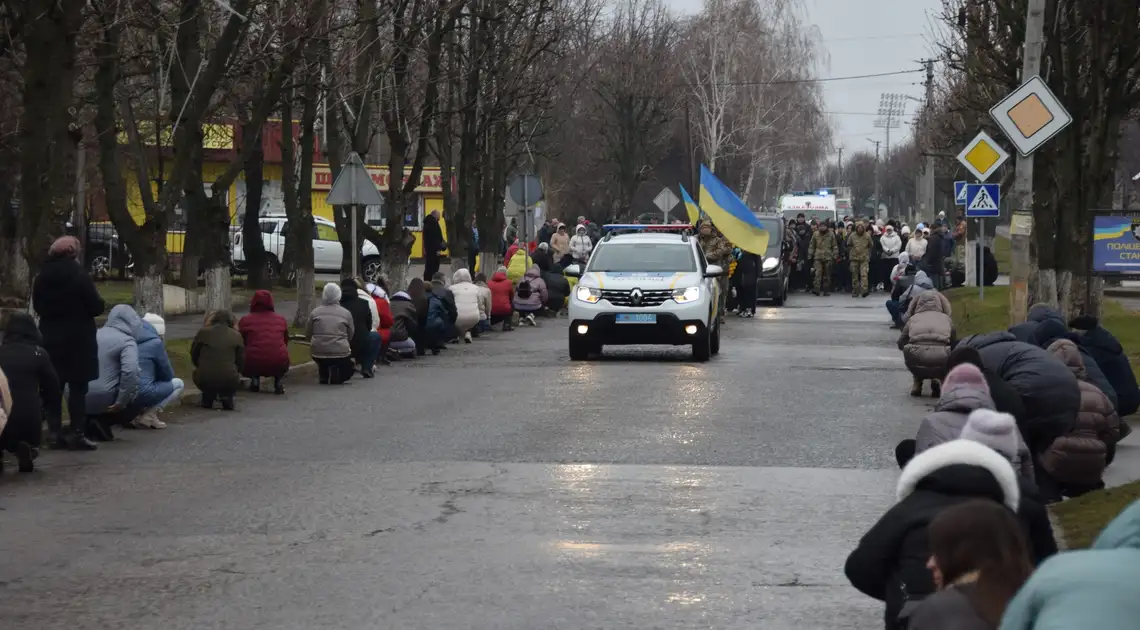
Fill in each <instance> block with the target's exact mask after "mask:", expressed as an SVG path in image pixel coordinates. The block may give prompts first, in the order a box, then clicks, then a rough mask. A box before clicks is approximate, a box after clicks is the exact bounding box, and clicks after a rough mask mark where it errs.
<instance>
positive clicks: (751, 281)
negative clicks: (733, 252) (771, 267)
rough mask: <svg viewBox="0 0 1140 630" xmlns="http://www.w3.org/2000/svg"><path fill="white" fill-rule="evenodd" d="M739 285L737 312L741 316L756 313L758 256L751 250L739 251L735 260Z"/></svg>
mask: <svg viewBox="0 0 1140 630" xmlns="http://www.w3.org/2000/svg"><path fill="white" fill-rule="evenodd" d="M733 275H735V276H737V277H738V278H739V282H740V285H739V287H738V288H737V292H738V295H737V299H736V302H737V312H738V313H739V314H740V315H741V316H742V317H752V316H754V315H756V293H757V290H756V283H757V282H759V280H760V257H759V256H757V255H756V254H753V253H751V252H746V251H741V252H740V260H738V261H736V273H735V274H733Z"/></svg>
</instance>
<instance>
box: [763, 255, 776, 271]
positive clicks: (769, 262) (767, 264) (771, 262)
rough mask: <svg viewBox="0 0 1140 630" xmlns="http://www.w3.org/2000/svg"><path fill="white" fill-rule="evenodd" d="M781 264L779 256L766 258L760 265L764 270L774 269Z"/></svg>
mask: <svg viewBox="0 0 1140 630" xmlns="http://www.w3.org/2000/svg"><path fill="white" fill-rule="evenodd" d="M779 266H780V259H779V258H765V259H764V264H763V265H761V266H760V269H761V270H762V271H772V270H773V269H775V268H776V267H779Z"/></svg>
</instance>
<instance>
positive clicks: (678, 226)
mask: <svg viewBox="0 0 1140 630" xmlns="http://www.w3.org/2000/svg"><path fill="white" fill-rule="evenodd" d="M602 229H603V230H606V231H609V230H644V231H651V230H653V231H661V232H666V231H667V232H677V231H680V232H683V231H685V230H690V231H692V229H693V226H692V225H689V224H688V223H607V224H605V225H603V226H602Z"/></svg>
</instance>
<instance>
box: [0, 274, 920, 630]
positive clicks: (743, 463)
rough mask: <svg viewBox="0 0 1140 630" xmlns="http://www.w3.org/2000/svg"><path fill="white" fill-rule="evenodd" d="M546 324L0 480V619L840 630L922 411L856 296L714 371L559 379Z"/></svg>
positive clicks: (619, 358) (561, 352) (676, 363)
mask: <svg viewBox="0 0 1140 630" xmlns="http://www.w3.org/2000/svg"><path fill="white" fill-rule="evenodd" d="M564 322H565V320H559V321H552V320H544V321H543V322H542V324H543V325H542V327H541V328H538V329H529V328H528V329H522V330H519V331H516V332H514V333H510V334H506V335H504V334H496V335H494V336H493V337H492V339H487V340H482V339H481V340H477V342H476V343H475V344H473V345H470V346H461V347H458V348H454V349H451V350H448V351H447V352H446V353H445V354H444V356H441V357H438V358H434V359H432V358H429V359H426V360H420V361H417V362H405V363H401V364H398V365H395V366H392V367H391V368H387V369H385V370H383V371H382V375H381V376H380V378H378V379H377V380H375V381H371V382H353V383H351V384H350V385H347V386H344V387H337V388H328V387H325V388H320V387H317V386H315V385H309V384H302V383H299V382H295V383H292V384H291V386H290V390H289V393H288V395H287V396H285V397H282V398H278V397H274V396H271V395H268V394H266V395H259V396H253V395H245V396H242V397H241V398H240V399H239V402H238V404H239V413H235V414H227V413H225V412H221V411H214V412H202V411H200V410H196V411H186V412H180V413H181V414H182V415H181V416H180V417H177V418H173V419H172V421H171V424H172V426H171V427H170V428H169V429H168V430H166V431H162V432H149V431H148V432H145V433H144V432H129V433H126V434H125V438H124V439H121V440H120V441H118V442H116V443H113V444H110V445H105V447H104V448H102V449H101V450H100V451H99V452H98V453H92V454H72V453H62V454H57V453H48V454H46V455H45V457H44V460H43V463H42V466H41V469H42V470H41V471H40V472H38V473H37V474H36V475H34V476H33V477H31V478H28V477H16V476H11V475H9V476H6V477H5V478H4V479H3V480H0V508H2V509H3V516H2V525H0V528H2V531H3V535H2V536H0V557H2V558H4V562H2V563H0V602H2V604H0V609H2V610H3V611H4V612H3V613H2V614H3V617H4V620H5V623H6V625H9V626H11V627H13V628H16V627H35V628H38V629H42V630H50V629H55V628H59V629H65V628H66V629H68V630H73V629H79V628H112V627H130V628H132V629H134V630H145V629H150V628H154V629H161V630H181V629H188V630H189V629H194V630H198V629H201V628H242V629H243V630H244V629H250V630H252V629H257V628H272V629H274V630H281V629H292V628H298V629H305V630H308V629H311V628H338V629H356V628H361V629H369V630H371V629H375V628H480V629H481V628H488V629H490V628H495V629H515V628H517V629H519V630H532V629H536V628H574V629H581V628H606V629H610V628H619V627H628V628H697V627H705V628H765V630H786V629H792V628H794V629H796V630H812V629H823V628H827V629H843V628H851V629H856V628H858V629H864V628H873V627H878V626H879V625H880V624H881V621H880V619H881V617H880V612H879V610H880V609H879V607H878V606H877V605H876V604H875V603H874V602H871V601H869V600H867V599H866V598H864V597H862V596H860V595H859V594H858V593H857V592H856V591H854V590H853V589H852V588H851V587H850V586H849V585H848V584H847V582H846V580H845V579H844V577H843V574H842V565H843V560H844V558H845V555H846V554H847V553H848V552H849V551H850V549H851V548H852V546H853V545H854V544H855V542H856V540H857V539H858V536H859V535H860V534H861V533H862V532H863V531H864V529H865V528H866V527H867V526H868V525H869V524H870V523H871V522H873V521H874V520H875V519H876V518H877V517H878V516H879V514H880V513H881V512H882V510H883V509H884V508H885V507H886V506H887V505H889V504H890V503H891V500H892V495H893V486H894V481H895V478H896V476H897V471H896V470H895V466H894V462H893V456H892V448H893V445H894V444H895V442H896V441H897V440H898V439H900V438H902V437H905V436H910V435H913V432H914V429H915V427H916V425H917V422H918V418H919V417H920V414H921V412H922V411H923V409H924V408H925V406H926V405H928V404H929V403H930V399H929V398H927V399H923V400H921V401H916V400H914V399H911V398H910V397H908V396H907V388H908V384H909V377H908V375H907V373H906V372H905V371H904V370H903V368H902V359H901V356H900V354H899V352H898V351H897V349H895V348H894V346H893V341H894V339H895V334H894V333H893V331H890V330H888V328H887V322H886V316H885V313H884V312H883V309H882V307H881V303H880V301H879V300H877V299H866V300H855V299H852V298H849V297H846V296H833V297H830V298H816V297H811V296H794V297H793V298H792V300H791V303H790V305H789V306H788V307H786V308H783V309H763V310H761V312H760V314H759V317H758V318H757V319H754V320H736V319H733V320H730V322H729V327H728V329H727V330H726V333H725V340H724V341H725V343H724V345H723V347H724V351H723V354H722V355H721V356H720V357H718V358H716V359H714V360H713V361H712V362H710V363H707V364H696V363H693V362H691V361H690V360H689V357H688V354H687V353H685V352H681V351H670V350H644V349H630V350H620V351H615V352H608V353H607V355H608V356H607V357H606V358H605V359H604V360H601V361H598V362H592V363H571V362H570V361H569V360H568V358H567V357H566V350H565V332H564V328H563V326H564Z"/></svg>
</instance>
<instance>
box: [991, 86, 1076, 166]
mask: <svg viewBox="0 0 1140 630" xmlns="http://www.w3.org/2000/svg"><path fill="white" fill-rule="evenodd" d="M990 116H991V117H992V118H993V119H994V122H996V123H997V124H998V127H1001V130H1002V133H1004V134H1005V135H1006V137H1007V138H1009V141H1010V142H1012V143H1013V146H1014V148H1016V149H1017V152H1018V153H1020V154H1021V155H1024V156H1028V155H1029V154H1031V153H1033V152H1034V151H1036V150H1037V149H1038V148H1039V147H1040V146H1041V145H1043V144H1045V143H1046V142H1048V141H1049V139H1050V138H1052V137H1053V136H1055V135H1057V134H1058V133H1059V132H1060V131H1061V130H1062V129H1064V128H1065V127H1067V126H1069V123H1071V122H1073V117H1072V116H1070V115H1069V112H1068V111H1066V110H1065V106H1064V105H1062V104H1061V101H1059V100H1057V97H1056V96H1055V95H1054V94H1053V92H1052V91H1051V90H1050V89H1049V86H1048V85H1046V84H1045V81H1043V80H1042V79H1041V77H1038V76H1035V77H1033V78H1031V79H1029V80H1028V81H1026V82H1025V83H1022V84H1021V87H1019V88H1017V89H1016V90H1014V91H1013V92H1012V93H1011V94H1010V95H1009V96H1007V97H1005V98H1004V99H1002V101H1001V102H1000V103H998V104H997V105H994V106H993V109H991V110H990Z"/></svg>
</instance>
